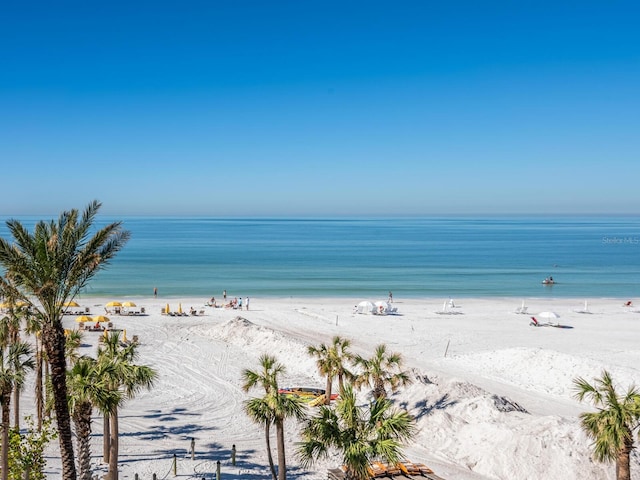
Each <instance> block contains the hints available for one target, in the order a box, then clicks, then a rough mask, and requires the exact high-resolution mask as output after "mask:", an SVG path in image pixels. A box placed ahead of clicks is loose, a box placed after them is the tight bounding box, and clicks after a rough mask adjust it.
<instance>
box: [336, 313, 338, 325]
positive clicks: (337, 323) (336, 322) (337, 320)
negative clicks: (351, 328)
mask: <svg viewBox="0 0 640 480" xmlns="http://www.w3.org/2000/svg"><path fill="white" fill-rule="evenodd" d="M337 326H338V315H336V327H337Z"/></svg>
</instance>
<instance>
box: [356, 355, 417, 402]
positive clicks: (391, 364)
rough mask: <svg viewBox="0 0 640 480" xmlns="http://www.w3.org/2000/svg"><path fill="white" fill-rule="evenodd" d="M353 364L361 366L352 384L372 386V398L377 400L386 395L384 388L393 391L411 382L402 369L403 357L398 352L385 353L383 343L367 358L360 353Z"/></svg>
mask: <svg viewBox="0 0 640 480" xmlns="http://www.w3.org/2000/svg"><path fill="white" fill-rule="evenodd" d="M354 362H355V364H356V365H358V366H359V367H361V368H362V372H361V373H360V374H359V375H358V376H357V378H356V380H355V382H354V385H355V386H356V387H358V388H360V387H361V386H362V385H365V384H368V385H369V386H370V387H372V388H373V398H374V399H375V400H379V399H382V398H386V397H387V390H386V388H387V387H389V388H391V391H392V392H395V391H396V390H397V389H398V387H399V386H406V385H409V384H410V383H411V379H410V378H409V375H408V374H407V372H405V371H402V365H403V359H402V355H401V354H400V353H387V346H386V345H385V344H381V345H378V346H377V347H376V350H375V352H374V354H373V356H372V357H371V358H369V359H367V358H363V357H361V356H360V355H358V356H356V357H355V360H354Z"/></svg>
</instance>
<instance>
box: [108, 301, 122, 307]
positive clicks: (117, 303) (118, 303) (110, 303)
mask: <svg viewBox="0 0 640 480" xmlns="http://www.w3.org/2000/svg"><path fill="white" fill-rule="evenodd" d="M106 306H107V307H121V306H122V304H121V303H120V302H109V303H107V305H106Z"/></svg>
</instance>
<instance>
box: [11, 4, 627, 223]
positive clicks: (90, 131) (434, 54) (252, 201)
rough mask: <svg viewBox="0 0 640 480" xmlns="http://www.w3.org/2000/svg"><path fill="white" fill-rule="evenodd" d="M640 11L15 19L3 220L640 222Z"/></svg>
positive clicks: (588, 7) (141, 9) (70, 9)
mask: <svg viewBox="0 0 640 480" xmlns="http://www.w3.org/2000/svg"><path fill="white" fill-rule="evenodd" d="M639 5H640V4H638V2H618V1H597V2H592V1H554V2H546V1H509V2H491V1H478V0H474V1H468V2H462V1H455V0H454V1H451V2H449V1H442V0H439V1H430V0H423V1H401V0H397V1H385V2H379V1H375V0H374V1H366V2H365V1H362V2H360V1H344V0H342V1H330V0H323V1H312V0H296V1H275V0H260V1H245V0H225V1H216V0H208V1H198V2H196V1H180V2H178V1H173V2H167V1H162V0H155V1H140V0H135V1H130V0H129V1H119V0H114V1H105V2H92V1H86V0H84V1H77V2H67V1H64V0H62V1H60V2H51V1H46V2H45V1H43V2H30V1H24V2H18V1H16V2H13V1H11V2H3V5H2V7H0V45H1V47H0V162H1V165H2V180H3V181H2V187H1V190H0V191H1V192H2V201H0V214H2V215H22V214H46V215H50V214H53V215H57V213H59V212H60V211H61V210H65V209H69V208H83V207H84V206H85V205H86V204H87V203H88V202H89V201H90V200H92V199H98V200H100V201H101V202H102V203H103V209H102V213H105V214H116V215H128V214H136V215H137V214H141V215H146V214H158V215H212V216H227V215H233V216H245V215H256V216H265V215H267V216H286V215H295V216H298V215H303V216H332V215H376V216H386V215H431V214H520V213H522V214H529V213H540V214H549V213H616V214H628V213H635V214H638V213H640V194H639V193H638V192H639V190H640V188H639V182H640V158H639V152H640V27H639V25H640V6H639Z"/></svg>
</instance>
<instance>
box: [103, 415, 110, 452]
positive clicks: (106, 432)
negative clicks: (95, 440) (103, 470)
mask: <svg viewBox="0 0 640 480" xmlns="http://www.w3.org/2000/svg"><path fill="white" fill-rule="evenodd" d="M110 425H111V417H110V416H109V414H108V413H105V414H103V416H102V461H103V462H104V463H109V449H110V448H111V446H110V445H111V428H110Z"/></svg>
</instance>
